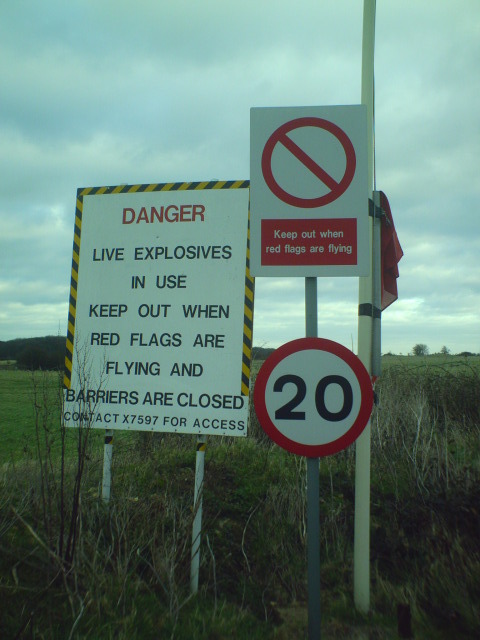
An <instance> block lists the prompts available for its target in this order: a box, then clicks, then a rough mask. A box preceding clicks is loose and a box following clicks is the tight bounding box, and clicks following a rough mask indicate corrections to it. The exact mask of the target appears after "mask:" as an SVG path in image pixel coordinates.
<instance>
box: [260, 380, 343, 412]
mask: <svg viewBox="0 0 480 640" xmlns="http://www.w3.org/2000/svg"><path fill="white" fill-rule="evenodd" d="M288 383H292V384H294V385H295V386H296V387H297V392H296V394H295V395H294V397H293V398H292V399H291V400H289V401H288V402H287V403H286V404H284V405H282V406H281V407H280V408H279V409H277V410H276V411H275V418H276V419H277V420H305V411H294V409H295V408H296V407H298V405H299V404H300V403H301V402H303V400H304V399H305V396H306V395H307V385H306V383H305V380H304V379H303V378H301V377H300V376H296V375H294V374H286V375H284V376H280V377H279V378H278V379H277V380H276V381H275V384H274V385H273V390H274V391H275V392H277V393H281V392H282V391H283V388H284V386H285V385H286V384H288ZM331 384H338V385H339V386H340V387H341V389H342V391H343V406H342V408H341V409H340V411H336V412H332V411H329V409H327V407H326V405H325V392H326V390H327V387H328V386H329V385H331ZM315 407H316V409H317V412H318V414H319V416H320V417H321V418H323V419H324V420H327V421H328V422H340V421H341V420H344V419H345V418H346V417H347V416H348V415H349V414H350V412H351V410H352V407H353V390H352V386H351V384H350V383H349V381H348V380H347V379H346V378H343V377H342V376H336V375H331V376H325V377H324V378H322V379H321V380H320V382H319V383H318V384H317V387H316V389H315Z"/></svg>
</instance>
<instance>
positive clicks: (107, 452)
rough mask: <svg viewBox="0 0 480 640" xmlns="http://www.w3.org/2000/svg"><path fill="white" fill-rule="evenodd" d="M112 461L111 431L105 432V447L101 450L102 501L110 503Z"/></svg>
mask: <svg viewBox="0 0 480 640" xmlns="http://www.w3.org/2000/svg"><path fill="white" fill-rule="evenodd" d="M112 459H113V430H112V429H106V430H105V445H104V449H103V478H102V500H103V501H104V502H110V491H111V487H112Z"/></svg>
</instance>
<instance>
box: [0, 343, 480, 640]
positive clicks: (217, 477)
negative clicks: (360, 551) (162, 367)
mask: <svg viewBox="0 0 480 640" xmlns="http://www.w3.org/2000/svg"><path fill="white" fill-rule="evenodd" d="M387 360H388V363H387ZM463 360H465V362H464V361H463ZM479 361H480V360H479V359H473V358H467V359H460V360H459V359H458V358H456V357H454V356H449V357H447V358H445V357H443V359H438V358H437V357H436V356H429V357H427V358H425V359H423V358H422V359H417V358H412V357H408V358H407V357H404V358H397V359H396V361H395V362H391V361H390V357H388V358H384V364H385V366H384V372H383V375H382V377H381V379H380V381H379V382H377V385H376V390H377V394H378V397H379V402H380V404H379V407H378V408H376V409H375V411H374V414H373V418H372V440H371V450H372V469H371V476H372V489H371V576H372V607H371V612H370V614H369V615H368V616H362V615H360V614H359V613H357V612H356V611H355V607H354V605H353V596H352V591H353V585H352V582H353V578H352V559H353V519H354V484H355V479H354V478H355V456H354V448H353V447H351V448H350V449H348V450H346V451H344V452H341V453H339V454H337V455H335V456H331V457H327V458H324V459H322V460H321V463H320V510H321V563H322V564H321V584H322V593H321V598H322V602H321V605H322V631H323V634H324V637H326V638H334V639H335V638H361V637H370V638H396V637H398V635H397V606H398V605H399V604H406V605H408V606H409V607H410V610H411V615H412V626H413V630H414V633H415V638H417V639H418V638H420V639H422V638H424V639H429V638H432V640H433V639H437V638H439V639H440V640H442V639H445V640H447V639H449V638H472V637H475V636H476V634H477V631H478V628H479V625H480V613H479V611H478V606H477V605H478V602H480V543H479V537H478V504H480V489H479V487H480V439H479V435H480V415H479V403H478V398H479V397H480V368H479V367H478V364H479ZM34 389H36V397H37V410H36V411H35V410H34V408H33V404H32V398H33V395H34V394H33V390H34ZM46 405H48V407H46ZM59 411H60V409H59V404H58V378H57V377H55V375H54V374H46V375H44V374H37V375H36V376H35V377H33V378H32V376H31V374H28V373H22V372H18V371H0V412H1V413H0V425H1V427H0V428H1V430H2V436H3V438H2V440H3V442H4V447H3V449H2V451H1V453H0V464H1V465H2V466H0V470H1V473H0V637H7V638H8V637H18V638H30V637H43V638H51V639H54V638H55V639H56V638H66V637H69V636H70V635H71V637H75V638H91V637H95V638H99V639H101V638H105V639H107V638H120V639H123V638H125V639H126V638H128V639H129V640H130V639H132V640H135V639H137V638H138V639H139V640H140V639H142V640H143V639H147V640H148V639H149V638H170V637H172V638H179V639H183V638H185V639H188V640H190V639H192V638H199V639H205V640H207V639H208V640H210V639H215V638H218V639H221V638H248V639H256V638H259V639H260V638H262V639H263V638H267V639H268V638H272V639H276V640H283V639H285V640H286V639H287V638H288V639H289V640H290V639H291V638H302V637H306V629H307V607H306V601H307V584H306V575H307V573H306V548H305V545H306V510H305V460H304V459H302V458H299V457H296V456H293V455H291V454H288V453H286V452H284V451H282V450H281V449H279V448H278V447H276V446H275V445H272V444H271V443H270V441H269V440H268V439H267V438H266V436H265V435H264V434H263V432H262V431H261V429H260V427H259V425H258V423H257V422H256V420H255V418H254V417H253V414H252V422H251V425H250V435H249V437H248V438H246V439H243V438H242V439H240V438H239V439H235V438H230V439H229V438H214V437H212V438H210V439H209V440H208V443H207V451H206V458H205V487H204V513H203V524H204V530H203V534H202V559H201V572H200V591H199V594H198V596H197V597H196V598H191V597H190V595H189V567H190V540H191V525H192V517H193V514H192V501H193V484H194V472H195V444H196V439H195V437H194V436H176V435H174V434H163V435H160V434H154V435H152V434H147V433H144V434H142V433H131V432H125V433H123V434H122V437H119V438H116V444H115V454H114V472H113V497H112V500H111V503H110V505H109V508H106V507H105V505H103V504H102V502H101V500H99V491H100V483H101V475H102V449H103V448H102V440H103V433H102V431H98V432H95V434H92V435H93V440H92V443H91V446H90V448H89V450H88V455H87V459H86V466H85V470H84V474H83V480H82V493H81V503H80V520H79V522H81V527H80V528H79V530H78V531H79V532H80V533H79V541H78V546H77V547H76V555H75V562H74V564H73V565H70V564H68V565H65V564H62V563H60V562H59V558H60V557H61V553H60V551H59V546H58V545H59V531H60V528H61V519H60V516H59V504H60V503H59V496H60V485H59V480H58V478H59V463H60V461H61V459H62V457H61V450H60V448H59V444H60V443H59V438H58V432H59V415H60V414H59ZM35 424H37V427H38V433H39V434H40V436H41V437H40V440H39V442H40V445H41V446H40V455H41V457H42V458H41V459H42V460H45V455H46V448H45V447H46V444H45V443H46V442H49V443H50V442H55V445H54V446H53V447H52V448H51V452H52V455H51V459H52V468H50V467H48V466H47V467H45V465H44V466H43V467H40V465H39V456H38V452H37V448H36V447H37V445H36V443H37V429H36V428H35ZM45 431H46V432H47V437H46V439H45ZM68 433H69V440H68V443H67V452H66V467H65V470H66V473H65V478H64V483H65V484H64V493H63V495H64V498H65V508H66V513H67V514H70V505H71V504H72V498H71V496H72V491H73V487H74V482H75V475H76V472H77V470H78V467H77V465H76V457H75V451H74V444H75V438H76V430H70V431H69V432H68ZM5 463H9V464H5ZM42 470H43V471H42ZM42 478H43V481H44V484H43V487H44V489H45V487H47V488H48V491H49V493H47V494H45V492H43V493H42V484H41V480H42ZM42 495H47V497H48V500H49V501H50V502H48V503H46V502H45V499H44V498H42ZM2 625H3V626H2ZM22 628H23V631H22ZM72 629H73V633H72Z"/></svg>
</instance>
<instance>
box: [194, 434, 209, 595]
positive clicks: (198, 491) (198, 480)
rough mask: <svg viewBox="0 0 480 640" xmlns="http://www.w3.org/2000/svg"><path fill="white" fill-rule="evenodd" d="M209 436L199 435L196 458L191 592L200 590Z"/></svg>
mask: <svg viewBox="0 0 480 640" xmlns="http://www.w3.org/2000/svg"><path fill="white" fill-rule="evenodd" d="M206 442H207V437H206V436H198V438H197V456H196V459H195V489H194V497H193V513H194V518H193V525H192V558H191V565H190V593H192V594H194V593H197V592H198V574H199V570H200V540H201V535H202V502H203V500H202V497H203V472H204V468H205V449H206V447H207V445H206Z"/></svg>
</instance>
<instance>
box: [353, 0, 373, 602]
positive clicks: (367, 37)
mask: <svg viewBox="0 0 480 640" xmlns="http://www.w3.org/2000/svg"><path fill="white" fill-rule="evenodd" d="M375 4H376V3H375V0H364V5H363V41H362V104H365V105H366V107H367V132H368V139H367V145H368V146H367V148H368V190H369V197H372V195H373V189H374V161H375V160H374V131H373V114H374V83H373V79H374V75H373V60H374V46H375V8H376V7H375ZM369 225H370V226H369V240H370V248H369V254H370V273H369V275H368V276H365V277H362V278H359V289H358V303H359V316H358V356H359V358H360V360H361V361H362V362H363V364H364V365H365V367H366V369H367V371H368V372H369V373H370V374H371V363H372V320H373V317H372V316H373V282H372V275H373V273H372V272H373V269H372V233H373V224H372V220H370V221H369ZM370 429H371V425H370V420H369V421H368V423H367V426H366V427H365V429H364V431H363V433H362V434H361V436H360V437H359V438H358V439H357V442H356V465H355V525H354V526H355V534H354V550H353V576H354V578H353V590H354V601H355V606H356V608H357V609H358V610H359V611H361V612H362V613H366V612H368V610H369V608H370Z"/></svg>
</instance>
